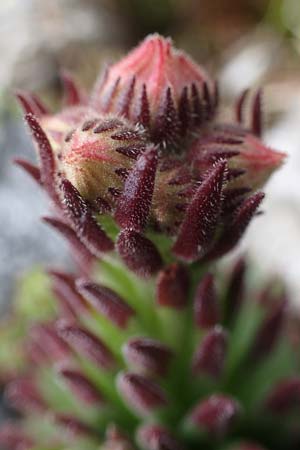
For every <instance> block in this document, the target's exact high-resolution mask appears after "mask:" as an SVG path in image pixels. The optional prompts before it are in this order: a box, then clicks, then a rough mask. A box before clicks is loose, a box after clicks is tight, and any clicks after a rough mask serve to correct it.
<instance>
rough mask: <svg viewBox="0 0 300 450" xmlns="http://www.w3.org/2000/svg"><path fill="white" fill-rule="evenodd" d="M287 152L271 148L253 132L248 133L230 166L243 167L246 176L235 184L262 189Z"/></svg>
mask: <svg viewBox="0 0 300 450" xmlns="http://www.w3.org/2000/svg"><path fill="white" fill-rule="evenodd" d="M285 158H286V154H285V153H283V152H279V151H276V150H273V149H271V148H270V147H267V146H266V145H264V144H263V142H262V141H261V140H260V139H259V138H257V137H256V136H254V135H252V134H247V135H246V136H245V138H244V143H243V145H241V146H239V155H238V156H236V157H235V158H233V159H232V161H231V164H230V167H231V165H232V167H233V168H243V169H244V170H246V173H245V175H244V176H242V177H241V178H240V179H239V180H237V181H235V182H234V185H235V186H250V187H251V188H252V189H253V190H255V189H260V188H261V187H262V186H264V184H265V183H266V182H267V181H268V179H269V178H270V176H271V175H272V174H273V172H275V171H276V170H277V169H278V168H279V167H280V166H281V165H282V164H283V162H284V160H285Z"/></svg>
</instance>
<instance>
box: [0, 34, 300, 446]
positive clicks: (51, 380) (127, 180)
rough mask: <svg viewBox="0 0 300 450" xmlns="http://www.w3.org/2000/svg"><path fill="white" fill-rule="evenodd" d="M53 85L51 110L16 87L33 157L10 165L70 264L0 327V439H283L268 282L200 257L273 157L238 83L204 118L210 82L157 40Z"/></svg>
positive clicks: (295, 380) (280, 293)
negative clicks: (42, 205) (55, 108)
mask: <svg viewBox="0 0 300 450" xmlns="http://www.w3.org/2000/svg"><path fill="white" fill-rule="evenodd" d="M64 81H65V87H66V95H65V105H64V107H63V109H62V111H61V112H59V113H56V114H50V113H49V112H48V111H47V109H46V108H45V106H44V105H43V104H42V103H41V101H40V100H39V99H37V97H36V96H35V95H33V94H31V93H19V94H18V97H19V100H20V101H21V104H22V106H23V108H24V109H25V119H26V122H27V124H28V126H29V128H30V130H31V133H32V136H33V140H34V142H35V145H36V148H37V151H38V156H39V166H38V167H37V166H34V165H32V164H30V163H29V162H27V161H24V160H20V159H19V160H17V163H18V164H19V165H20V166H22V167H23V168H24V169H25V170H26V171H27V172H28V173H29V174H30V175H31V176H32V177H33V178H34V180H35V181H36V182H37V183H38V184H39V185H41V186H42V187H43V189H44V190H45V191H46V192H47V194H48V195H49V197H50V199H51V205H52V211H53V215H52V216H49V217H45V218H44V220H45V222H46V223H48V224H49V225H51V226H52V227H53V228H54V229H56V230H57V231H58V232H59V233H61V234H62V235H63V236H64V237H65V238H66V240H67V241H68V242H69V244H70V248H71V251H72V254H73V256H74V261H76V263H77V270H76V273H75V274H74V273H67V272H66V271H61V270H57V269H51V270H48V272H47V273H48V277H49V278H48V280H49V283H50V286H51V293H52V294H51V296H50V300H49V297H48V300H47V307H45V311H44V310H43V313H41V314H35V313H34V312H33V311H34V310H35V308H41V309H42V306H41V303H36V302H34V304H35V308H34V307H33V308H31V307H28V305H27V308H26V311H30V314H29V316H30V318H29V319H28V317H27V319H26V320H25V321H24V314H23V312H22V308H21V310H20V308H19V309H18V308H17V309H16V311H15V312H14V316H13V318H12V320H11V322H10V324H11V325H10V326H9V328H10V329H12V330H14V329H17V330H18V333H17V332H16V333H8V332H7V329H6V328H4V326H3V327H2V330H3V332H2V334H0V339H2V345H3V348H5V349H6V351H3V355H4V356H3V355H1V352H0V361H2V363H3V361H9V362H10V364H9V369H8V370H6V365H5V364H3V369H1V372H2V379H6V382H7V383H6V387H5V395H6V399H7V401H8V402H9V403H10V405H11V406H12V407H13V408H14V409H16V410H17V411H19V412H20V415H21V417H20V418H19V419H18V420H17V421H15V422H9V423H6V424H5V425H4V426H2V428H1V431H0V442H1V445H2V446H4V447H5V448H7V449H8V450H20V449H22V450H27V449H35V450H38V449H39V450H42V449H43V450H45V449H47V450H62V449H66V450H67V449H72V450H73V449H74V450H75V449H78V450H83V449H85V450H86V449H91V450H92V449H103V450H109V449H110V450H126V449H128V450H129V449H144V450H177V449H186V450H189V449H200V448H201V449H202V448H203V449H204V450H206V449H207V450H215V449H216V450H217V449H220V450H221V449H228V450H247V449H248V450H255V449H256V450H259V449H266V450H267V449H268V450H277V449H278V450H279V449H283V448H284V449H286V450H292V449H296V448H299V447H298V446H299V445H300V430H299V425H298V422H299V420H298V419H299V411H300V409H299V408H300V376H299V365H298V362H297V358H296V352H295V347H296V344H295V333H292V332H291V330H292V325H291V321H290V313H289V309H288V303H287V297H286V293H285V290H284V288H283V286H281V285H280V283H271V284H270V285H268V286H267V287H266V288H265V289H263V288H262V287H260V286H257V283H256V282H255V278H254V277H253V271H252V270H251V268H248V267H247V264H246V262H245V261H244V260H243V259H241V260H239V261H237V263H236V264H235V266H234V267H233V268H232V269H226V270H225V269H224V268H223V269H221V268H220V267H219V266H218V264H217V262H218V259H219V258H221V257H222V256H223V255H225V254H226V253H227V252H229V251H230V250H232V248H233V247H235V245H236V244H237V243H238V242H239V240H240V238H241V237H242V235H243V234H244V232H245V230H246V228H247V226H248V224H249V222H250V221H251V219H252V218H253V217H254V216H256V215H257V214H258V213H259V211H258V208H259V206H260V203H261V201H262V199H263V194H262V193H261V192H257V191H256V189H259V188H260V187H261V186H262V185H263V184H264V182H265V181H266V180H267V179H268V177H269V176H270V175H271V173H272V172H273V171H274V170H275V169H276V168H277V167H278V166H280V164H281V163H282V161H283V159H284V154H283V153H279V152H276V151H274V150H271V149H269V148H267V147H266V146H265V145H264V144H263V143H262V141H261V138H260V134H261V122H262V120H261V91H257V92H254V93H251V92H248V93H247V92H245V93H243V94H242V95H241V97H240V98H239V99H238V101H237V103H236V105H235V115H236V122H235V123H223V122H221V121H219V119H218V101H219V100H218V89H217V88H216V83H215V82H214V81H212V80H211V78H210V77H209V76H208V75H207V74H206V73H205V72H204V70H203V69H202V68H200V67H199V66H198V65H197V64H196V63H195V62H193V61H192V60H191V59H190V58H189V57H187V56H186V55H185V54H184V53H183V52H179V51H178V50H175V49H174V48H173V46H172V44H171V41H170V40H168V39H164V38H162V37H160V36H158V35H154V36H150V37H148V38H147V39H146V40H145V41H144V42H142V43H141V44H140V46H139V47H137V48H136V49H135V50H133V51H132V52H131V53H130V54H129V55H128V56H127V57H125V58H124V59H123V60H122V61H121V62H119V63H117V64H115V65H113V66H112V67H110V68H108V69H107V70H106V71H105V73H104V75H103V76H102V79H101V80H100V81H98V82H97V83H96V87H95V88H94V90H93V92H92V94H91V95H90V96H89V95H87V94H86V93H84V92H82V91H81V90H80V89H78V88H77V86H76V84H75V83H74V81H73V80H72V78H71V77H70V76H69V75H66V74H65V75H64ZM247 95H248V97H249V98H248V101H247V104H248V105H249V104H250V105H251V107H250V110H249V111H248V115H247V116H248V117H250V119H249V120H247V121H246V120H245V119H244V116H246V114H244V112H245V105H246V103H245V99H246V96H247ZM248 122H249V123H248ZM44 290H45V288H44ZM41 291H43V289H42V290H41ZM29 297H30V296H29ZM49 303H50V304H51V305H52V308H50V307H49ZM29 304H30V300H29ZM37 305H38V306H37ZM10 348H11V355H10ZM14 362H15V363H16V364H14Z"/></svg>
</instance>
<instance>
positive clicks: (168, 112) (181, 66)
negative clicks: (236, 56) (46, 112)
mask: <svg viewBox="0 0 300 450" xmlns="http://www.w3.org/2000/svg"><path fill="white" fill-rule="evenodd" d="M216 103H217V95H216V91H215V86H214V85H213V83H212V82H211V81H210V80H209V78H208V76H207V74H206V73H205V72H204V70H203V69H202V68H201V67H199V66H198V65H197V64H196V63H195V62H193V61H192V60H191V59H190V58H189V57H188V56H187V55H186V54H185V53H183V52H181V51H178V50H176V49H174V48H173V47H172V43H171V41H170V40H169V39H165V38H163V37H161V36H159V35H156V34H155V35H152V36H149V37H148V38H146V39H145V40H144V41H143V42H142V43H141V44H140V45H139V46H138V47H137V48H135V49H134V50H132V51H131V52H130V53H129V54H128V55H127V56H126V57H125V58H123V59H122V60H121V61H120V62H118V63H117V64H115V65H113V66H112V67H110V68H109V69H108V71H107V72H106V76H105V78H104V79H103V81H102V83H101V85H100V86H99V87H98V89H96V90H95V92H94V96H93V99H92V107H93V108H95V109H96V110H98V111H100V112H113V113H117V114H121V115H124V116H125V117H128V118H129V119H130V120H132V121H134V122H138V123H142V125H143V126H145V127H147V128H149V129H150V131H151V134H152V138H153V139H156V141H157V142H168V141H169V138H170V136H171V137H173V136H172V135H174V134H176V133H177V134H179V133H181V134H182V135H185V134H186V133H187V132H188V131H189V130H191V129H193V128H195V126H199V125H201V124H202V123H203V122H204V121H205V120H207V119H209V118H211V117H212V115H213V114H214V111H215V108H216Z"/></svg>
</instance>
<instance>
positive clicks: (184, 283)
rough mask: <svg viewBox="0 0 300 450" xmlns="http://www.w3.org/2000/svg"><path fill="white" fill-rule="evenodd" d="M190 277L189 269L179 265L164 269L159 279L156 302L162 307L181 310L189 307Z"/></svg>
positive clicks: (171, 265)
mask: <svg viewBox="0 0 300 450" xmlns="http://www.w3.org/2000/svg"><path fill="white" fill-rule="evenodd" d="M188 293H189V276H188V271H187V269H186V268H185V267H184V266H183V265H181V264H177V263H173V264H170V265H169V266H167V267H166V268H165V269H162V270H161V271H160V272H159V274H158V277H157V284H156V301H157V303H158V304H159V305H160V306H164V307H167V308H176V309H181V308H184V307H185V306H187V302H188Z"/></svg>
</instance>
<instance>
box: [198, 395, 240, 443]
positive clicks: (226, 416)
mask: <svg viewBox="0 0 300 450" xmlns="http://www.w3.org/2000/svg"><path fill="white" fill-rule="evenodd" d="M239 413H240V406H239V404H238V403H237V401H236V400H234V399H233V398H231V397H228V396H225V395H212V396H211V397H208V398H207V399H205V400H202V401H201V402H200V403H199V404H198V405H197V406H196V407H195V408H194V409H193V411H192V413H191V415H190V416H189V420H190V421H191V423H192V424H193V425H194V426H195V427H196V428H197V429H198V430H199V431H201V432H206V433H209V434H211V435H213V436H224V435H226V434H227V433H228V432H229V431H230V429H231V428H232V426H233V425H234V422H235V420H236V419H237V417H238V415H239Z"/></svg>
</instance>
